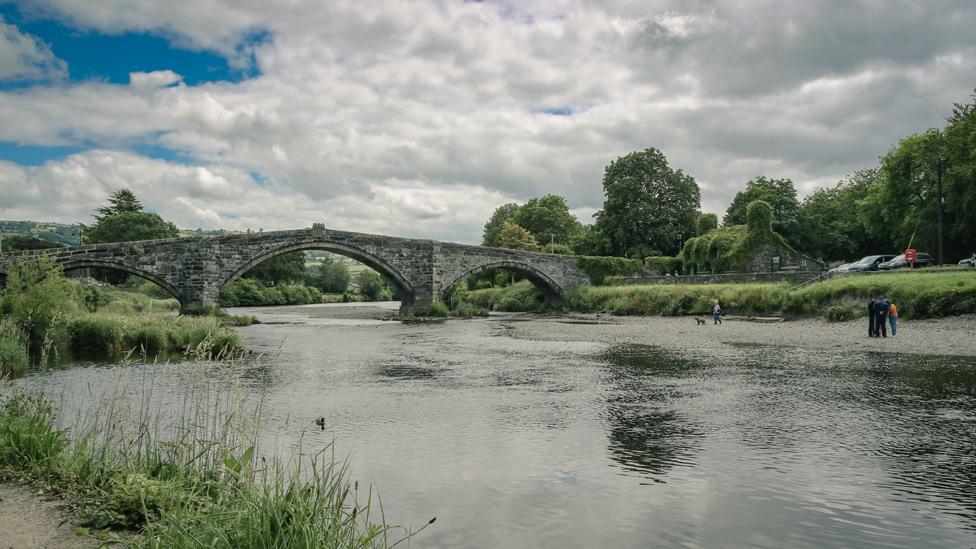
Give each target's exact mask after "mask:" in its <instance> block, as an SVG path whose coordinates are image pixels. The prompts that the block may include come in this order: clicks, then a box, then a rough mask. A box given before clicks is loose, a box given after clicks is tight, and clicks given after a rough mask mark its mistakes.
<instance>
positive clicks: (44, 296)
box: [0, 257, 78, 357]
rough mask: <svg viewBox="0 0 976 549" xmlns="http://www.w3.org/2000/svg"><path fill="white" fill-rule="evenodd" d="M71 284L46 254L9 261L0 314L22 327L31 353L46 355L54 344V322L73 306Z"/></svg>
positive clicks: (0, 297)
mask: <svg viewBox="0 0 976 549" xmlns="http://www.w3.org/2000/svg"><path fill="white" fill-rule="evenodd" d="M75 295H76V292H75V287H74V285H73V284H72V283H71V282H69V281H68V280H66V279H65V278H64V275H63V274H62V272H61V269H60V268H58V267H56V266H55V265H54V264H53V263H51V261H50V260H49V259H47V258H46V257H41V258H40V259H38V260H37V261H34V262H21V263H12V264H11V265H10V266H9V272H8V278H7V287H6V289H5V290H4V291H3V292H2V293H0V315H7V316H9V317H10V318H11V319H13V321H14V322H16V323H17V325H18V326H19V327H20V329H21V330H23V333H24V335H25V336H26V337H27V341H28V343H29V345H30V349H31V351H32V352H34V353H37V354H38V355H41V356H42V357H46V355H47V353H48V352H49V351H50V350H52V347H53V346H54V345H55V343H56V342H55V341H54V334H55V333H56V330H55V327H56V325H57V324H58V323H59V322H61V321H63V320H64V317H65V315H67V314H71V313H74V312H75V311H76V310H77V309H78V306H77V302H76V301H75Z"/></svg>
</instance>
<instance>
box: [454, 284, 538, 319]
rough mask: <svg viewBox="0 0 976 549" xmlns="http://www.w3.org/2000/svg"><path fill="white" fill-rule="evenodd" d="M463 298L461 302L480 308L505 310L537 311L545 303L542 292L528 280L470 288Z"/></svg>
mask: <svg viewBox="0 0 976 549" xmlns="http://www.w3.org/2000/svg"><path fill="white" fill-rule="evenodd" d="M463 299H464V301H463V303H468V304H470V305H473V306H474V307H477V308H480V309H484V310H494V311H505V312H531V311H538V310H541V309H542V308H543V306H544V303H545V301H544V298H543V295H542V293H541V292H539V290H538V289H536V287H535V286H533V285H532V283H531V282H529V281H528V280H522V281H520V282H517V283H515V284H512V285H511V286H498V287H494V288H486V289H482V290H472V291H469V292H467V293H466V294H465V296H464V298H463Z"/></svg>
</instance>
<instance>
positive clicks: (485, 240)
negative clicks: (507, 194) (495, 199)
mask: <svg viewBox="0 0 976 549" xmlns="http://www.w3.org/2000/svg"><path fill="white" fill-rule="evenodd" d="M518 209H519V205H518V204H516V203H515V202H510V203H508V204H502V205H501V206H499V207H497V208H495V212H494V213H493V214H491V219H489V220H488V222H487V223H485V230H484V234H483V236H482V239H481V245H482V246H490V247H492V248H497V247H498V246H499V244H498V235H499V234H500V233H501V231H502V225H503V224H504V223H505V222H506V221H512V218H513V217H514V216H515V212H517V211H518Z"/></svg>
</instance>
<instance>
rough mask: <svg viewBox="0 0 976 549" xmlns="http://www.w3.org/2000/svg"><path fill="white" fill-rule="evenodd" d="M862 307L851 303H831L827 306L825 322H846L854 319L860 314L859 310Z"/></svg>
mask: <svg viewBox="0 0 976 549" xmlns="http://www.w3.org/2000/svg"><path fill="white" fill-rule="evenodd" d="M862 309H864V307H858V306H856V305H853V304H848V305H831V306H830V307H827V322H846V321H848V320H854V319H855V318H857V317H859V316H861V310H862Z"/></svg>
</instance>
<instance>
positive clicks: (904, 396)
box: [17, 315, 976, 547]
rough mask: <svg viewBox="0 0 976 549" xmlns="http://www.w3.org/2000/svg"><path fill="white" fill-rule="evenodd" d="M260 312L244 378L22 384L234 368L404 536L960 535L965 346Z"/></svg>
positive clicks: (161, 383)
mask: <svg viewBox="0 0 976 549" xmlns="http://www.w3.org/2000/svg"><path fill="white" fill-rule="evenodd" d="M265 320H267V321H269V322H268V323H267V324H261V325H255V326H251V327H247V328H243V329H242V333H243V334H244V336H245V338H246V340H247V342H248V345H249V347H250V348H251V349H253V350H255V351H258V352H261V353H264V355H263V356H262V357H259V358H258V359H255V360H253V361H250V362H249V363H247V364H246V365H244V366H242V368H243V372H232V371H230V370H229V369H227V368H221V367H219V366H214V365H201V366H197V367H196V368H193V367H191V365H184V366H182V369H181V370H177V373H175V374H173V373H172V367H163V366H154V365H139V364H136V365H132V366H128V367H113V366H98V365H87V366H86V365H76V366H75V367H71V368H67V369H59V370H52V371H48V372H35V373H32V374H30V375H28V376H27V377H25V378H22V379H20V380H17V383H19V384H30V385H37V386H43V387H45V388H46V389H47V390H49V391H55V392H58V391H61V392H62V393H63V394H64V395H65V398H66V399H67V400H68V401H69V404H70V403H71V401H73V400H75V401H77V400H81V399H83V398H86V397H84V396H83V395H85V394H90V393H95V394H97V393H99V392H100V391H102V388H104V387H112V386H118V384H119V382H120V380H128V381H130V382H131V383H132V385H133V386H139V385H147V384H148V385H153V386H155V389H154V391H155V393H156V394H157V395H158V396H161V400H162V402H163V405H164V406H166V405H172V406H177V405H178V403H179V402H180V395H181V393H182V392H183V389H184V387H185V386H186V383H187V377H188V376H190V375H191V374H189V373H188V372H191V371H195V372H197V374H195V375H202V376H203V377H205V378H207V379H208V380H210V382H211V383H214V384H217V385H219V384H222V383H232V381H230V380H231V379H232V378H233V379H237V380H238V381H240V380H243V390H245V391H247V392H250V393H252V394H255V395H263V398H264V405H263V406H264V410H265V417H266V420H267V421H266V423H265V424H264V430H263V438H264V441H265V442H264V447H265V450H266V451H267V449H268V448H269V447H271V446H278V447H279V448H290V447H293V446H295V445H297V444H298V443H299V440H300V438H302V437H303V440H302V444H303V448H304V449H306V450H308V451H314V450H316V449H319V448H324V447H326V446H327V445H328V444H330V443H332V442H333V440H334V441H335V442H334V444H335V450H336V452H337V455H338V456H340V457H344V456H349V458H350V466H351V471H352V476H353V478H355V479H358V480H359V481H360V482H361V483H369V482H372V483H374V484H375V485H376V487H377V488H378V489H379V491H380V493H381V495H382V502H383V508H384V511H385V514H386V516H387V518H388V519H389V520H390V521H391V522H395V523H400V524H412V525H414V526H415V527H416V526H421V525H423V524H424V523H426V522H427V520H428V519H429V518H430V517H432V516H436V517H437V522H436V523H435V524H434V525H432V526H431V527H430V528H428V529H427V530H425V531H424V532H423V533H422V534H421V535H420V537H419V538H417V539H415V540H414V541H413V546H415V547H593V546H599V545H609V546H613V547H648V546H686V547H699V546H700V547H822V546H832V547H845V546H849V547H864V546H872V547H972V546H976V358H972V357H932V356H926V357H918V356H910V355H896V354H849V353H848V354H844V353H838V352H833V351H831V352H825V353H814V352H811V351H809V350H801V349H792V348H788V347H764V346H728V347H725V348H723V349H722V350H720V351H715V350H692V351H683V352H670V351H664V350H661V349H657V348H652V347H642V346H617V347H609V348H608V347H607V346H606V345H603V344H595V343H588V342H581V341H576V342H544V341H525V340H517V339H513V338H512V337H510V335H509V334H510V332H511V331H510V329H509V328H508V325H509V323H510V322H512V321H514V320H516V319H514V318H492V319H487V320H471V321H450V322H446V323H443V324H401V323H396V322H382V321H357V320H352V319H342V320H329V319H322V318H303V317H301V316H295V315H273V316H266V317H265ZM552 321H553V322H559V321H560V320H558V319H553V320H552ZM162 368H170V373H168V374H166V375H160V374H159V373H158V372H159V371H160V370H161V369H162ZM201 372H202V374H201ZM318 417H324V418H325V426H326V428H325V430H319V428H318V427H316V426H314V425H313V421H314V419H315V418H318ZM303 433H304V435H303Z"/></svg>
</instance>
